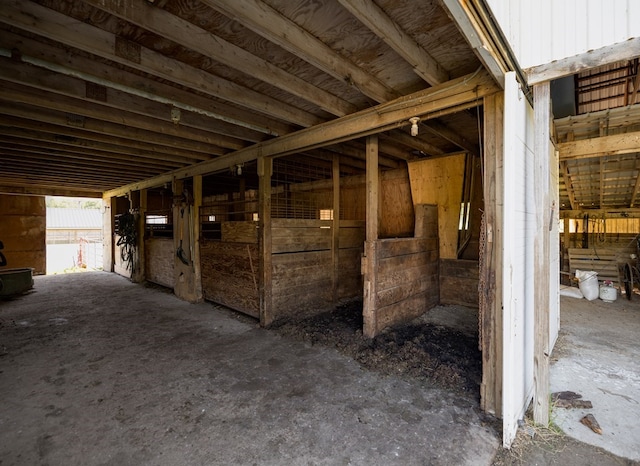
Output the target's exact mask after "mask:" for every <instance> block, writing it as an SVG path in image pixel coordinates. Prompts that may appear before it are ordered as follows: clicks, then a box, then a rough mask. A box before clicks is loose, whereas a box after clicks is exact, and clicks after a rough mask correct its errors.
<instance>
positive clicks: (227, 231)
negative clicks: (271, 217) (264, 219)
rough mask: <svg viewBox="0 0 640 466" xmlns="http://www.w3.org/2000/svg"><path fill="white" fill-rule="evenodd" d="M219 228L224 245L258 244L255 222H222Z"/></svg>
mask: <svg viewBox="0 0 640 466" xmlns="http://www.w3.org/2000/svg"><path fill="white" fill-rule="evenodd" d="M220 226H221V230H222V241H223V242H225V243H252V244H257V243H258V224H257V223H256V222H222V224H221V225H220Z"/></svg>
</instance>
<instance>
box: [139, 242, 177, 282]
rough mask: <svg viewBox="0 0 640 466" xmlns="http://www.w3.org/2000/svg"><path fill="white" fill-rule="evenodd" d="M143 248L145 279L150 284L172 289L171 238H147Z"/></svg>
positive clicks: (172, 257) (173, 260) (172, 255)
mask: <svg viewBox="0 0 640 466" xmlns="http://www.w3.org/2000/svg"><path fill="white" fill-rule="evenodd" d="M144 246H145V275H146V277H145V278H146V279H147V280H148V281H150V282H152V283H157V284H158V285H162V286H167V287H169V288H173V268H174V262H175V259H174V257H175V254H174V250H173V238H149V239H146V240H145V243H144Z"/></svg>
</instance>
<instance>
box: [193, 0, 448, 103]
mask: <svg viewBox="0 0 640 466" xmlns="http://www.w3.org/2000/svg"><path fill="white" fill-rule="evenodd" d="M202 3H204V4H206V5H208V6H210V7H211V8H213V9H215V10H218V11H220V12H221V13H222V14H224V15H226V16H228V17H229V18H231V19H233V20H235V21H237V22H239V23H240V24H242V25H243V26H245V27H247V28H249V29H251V30H252V31H254V32H255V33H257V34H259V35H261V36H262V37H264V38H266V39H267V40H269V41H271V42H273V43H274V44H277V45H279V46H280V47H282V48H283V49H285V50H287V51H288V52H291V53H292V54H294V55H296V56H297V57H299V58H302V59H303V60H304V61H306V62H308V63H310V64H312V65H313V66H315V67H316V68H318V69H320V70H322V71H323V72H325V73H327V74H329V75H331V76H333V77H334V78H336V79H337V80H339V81H342V82H344V83H345V84H347V85H349V86H355V87H356V88H357V89H358V90H359V91H360V92H362V93H363V94H365V95H367V96H368V97H370V98H371V99H373V100H375V101H376V102H387V101H389V100H393V99H395V98H397V97H399V96H400V94H399V93H398V92H396V91H394V90H393V89H391V88H390V87H389V86H387V85H386V84H384V83H383V82H382V81H380V80H379V79H378V78H376V77H375V76H373V75H371V74H369V73H367V72H366V71H365V70H363V69H362V68H360V67H359V66H357V65H355V64H354V63H353V62H351V61H349V60H347V59H346V58H344V57H343V56H342V55H340V54H338V53H337V52H335V51H334V50H333V49H331V48H330V47H329V46H328V45H326V44H325V43H324V42H322V41H321V40H319V39H318V38H316V37H315V36H314V35H313V34H310V33H309V32H307V31H306V30H305V29H303V28H301V27H300V26H298V25H297V24H296V23H294V22H293V21H291V20H290V19H288V18H286V17H285V16H283V15H281V14H280V13H278V12H277V11H276V10H274V9H273V8H271V7H270V6H269V5H267V4H266V3H264V2H262V1H260V0H244V1H242V2H229V1H226V0H202ZM396 27H397V25H396ZM444 81H446V79H445V80H444Z"/></svg>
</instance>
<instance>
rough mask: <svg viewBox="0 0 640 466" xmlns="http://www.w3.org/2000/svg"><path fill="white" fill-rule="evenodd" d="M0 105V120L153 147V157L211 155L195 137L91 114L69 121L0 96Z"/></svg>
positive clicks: (195, 159)
mask: <svg viewBox="0 0 640 466" xmlns="http://www.w3.org/2000/svg"><path fill="white" fill-rule="evenodd" d="M0 105H2V112H3V115H0V124H5V125H9V126H14V127H18V128H28V129H33V130H35V131H43V132H47V133H53V134H59V135H67V136H71V137H77V138H82V139H89V140H92V141H100V142H108V143H113V142H114V141H116V142H120V143H121V144H122V145H126V146H128V147H136V148H139V149H143V150H149V151H153V152H154V153H155V154H156V156H155V158H156V159H159V160H171V161H177V162H180V163H183V164H189V165H190V164H192V163H196V162H199V161H202V160H209V159H210V158H211V153H212V152H211V150H212V146H211V145H209V144H204V143H201V142H198V141H193V140H190V139H186V138H177V137H174V136H171V135H167V134H163V133H156V132H153V131H151V130H143V129H138V128H133V127H131V126H126V125H123V124H118V123H111V122H107V121H102V120H99V119H97V118H91V117H83V118H82V119H80V120H78V121H71V117H70V115H69V114H67V113H64V112H60V111H58V110H53V109H46V108H42V107H32V106H30V105H28V104H20V103H15V102H8V101H7V102H4V101H2V100H1V99H0ZM69 125H73V126H69Z"/></svg>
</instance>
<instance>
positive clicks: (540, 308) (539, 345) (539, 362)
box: [533, 82, 551, 426]
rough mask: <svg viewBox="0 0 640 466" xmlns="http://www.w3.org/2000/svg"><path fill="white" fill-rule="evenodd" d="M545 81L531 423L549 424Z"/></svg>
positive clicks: (537, 101) (536, 146)
mask: <svg viewBox="0 0 640 466" xmlns="http://www.w3.org/2000/svg"><path fill="white" fill-rule="evenodd" d="M549 89H550V85H549V82H544V83H542V84H538V85H536V86H535V87H534V93H533V98H534V131H535V132H534V140H533V151H534V179H533V195H534V202H533V203H534V205H535V206H536V217H535V218H536V229H535V237H534V243H533V251H534V258H533V273H534V275H533V287H534V303H533V309H534V341H533V384H534V392H533V420H534V422H536V423H537V424H540V425H542V426H548V425H549V302H550V298H549V275H550V274H551V268H550V264H549V236H550V232H549V220H550V213H551V204H550V201H549V190H548V187H549V176H550V173H549V158H550V154H549V140H550V139H549V137H550V133H549V122H550V118H551V112H550V105H551V97H550V91H549Z"/></svg>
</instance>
